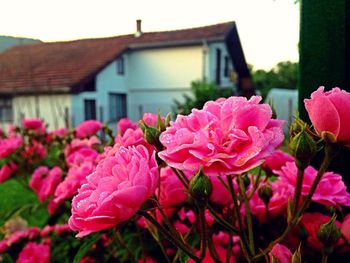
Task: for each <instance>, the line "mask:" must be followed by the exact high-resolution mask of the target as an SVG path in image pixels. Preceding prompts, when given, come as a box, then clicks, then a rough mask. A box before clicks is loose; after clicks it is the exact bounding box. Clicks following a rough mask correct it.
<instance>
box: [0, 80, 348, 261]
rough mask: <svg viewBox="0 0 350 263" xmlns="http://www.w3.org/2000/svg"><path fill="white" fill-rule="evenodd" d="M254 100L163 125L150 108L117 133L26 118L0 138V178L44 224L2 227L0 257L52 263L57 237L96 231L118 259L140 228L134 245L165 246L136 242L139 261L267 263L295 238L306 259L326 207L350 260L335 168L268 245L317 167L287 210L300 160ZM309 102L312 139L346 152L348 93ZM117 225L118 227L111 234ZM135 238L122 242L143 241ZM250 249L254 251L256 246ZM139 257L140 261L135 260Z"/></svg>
mask: <svg viewBox="0 0 350 263" xmlns="http://www.w3.org/2000/svg"><path fill="white" fill-rule="evenodd" d="M260 102H261V98H260V97H259V96H253V97H252V98H250V99H249V100H248V99H246V98H242V97H230V98H227V99H223V98H222V99H218V100H216V101H209V102H207V103H205V105H204V107H203V108H202V109H193V110H192V112H191V114H189V115H188V116H183V115H178V116H177V118H176V119H175V120H174V121H170V122H169V120H168V118H163V117H161V116H157V115H154V114H151V113H146V114H145V115H144V116H143V118H142V119H141V120H140V122H139V125H138V124H137V123H134V122H133V121H131V120H130V119H127V118H123V119H121V120H120V121H119V122H118V123H117V126H116V128H117V132H114V131H113V130H110V129H109V128H108V127H107V126H105V125H104V124H103V123H101V122H99V121H96V120H88V121H85V122H83V123H81V124H79V125H78V126H77V127H76V128H75V129H72V130H67V129H58V130H55V131H51V132H49V131H48V130H47V128H46V125H45V123H44V122H43V121H42V120H41V119H25V120H23V121H22V124H21V126H20V127H13V126H11V127H10V129H9V132H8V135H6V134H5V133H4V132H3V131H1V132H0V157H1V158H2V159H3V162H2V163H1V167H0V183H6V181H7V180H10V179H12V178H14V179H13V180H16V179H18V180H20V181H21V182H22V183H23V182H28V189H31V191H33V192H34V193H35V195H36V196H37V203H36V206H37V207H34V208H33V207H32V208H30V209H28V210H33V211H34V210H35V209H37V208H38V207H39V208H45V209H47V210H48V212H49V213H48V215H47V219H46V221H45V222H44V223H41V226H40V228H39V227H27V223H26V224H24V223H20V224H14V225H15V226H16V227H14V229H15V230H13V231H12V230H11V231H9V230H8V229H7V228H9V227H8V225H11V224H8V225H7V226H6V227H4V229H7V230H6V231H8V232H9V233H7V234H6V235H4V239H3V240H2V241H0V253H5V252H7V251H10V250H11V249H10V248H11V247H12V246H14V245H16V246H19V247H20V248H21V249H20V250H18V249H17V250H18V251H20V252H19V253H18V252H17V254H16V255H15V256H16V258H17V262H49V261H50V257H51V256H50V254H51V250H52V249H53V248H55V247H56V243H55V242H60V241H59V240H60V238H62V236H64V237H71V236H72V235H76V236H77V237H84V236H87V235H89V234H92V233H95V232H103V234H102V235H101V238H100V239H99V240H97V241H96V242H95V244H93V245H92V246H91V251H94V252H96V250H98V249H105V251H108V256H109V257H111V258H114V259H116V258H117V257H118V255H119V254H120V253H117V252H116V251H114V248H113V246H114V244H115V242H114V241H113V238H114V237H115V236H116V237H117V240H118V242H119V243H120V244H124V241H123V240H122V239H123V233H124V231H125V233H126V235H125V238H130V236H135V235H130V233H129V232H128V231H135V229H137V231H138V240H140V239H141V241H140V242H141V243H142V242H144V241H142V238H143V236H144V235H146V236H149V233H150V234H151V235H152V236H153V237H155V238H156V239H157V245H156V246H155V247H156V248H153V247H152V248H151V250H150V251H153V250H159V246H161V248H162V249H161V252H162V253H160V254H161V256H159V255H156V256H154V255H152V253H151V252H150V251H146V250H147V248H148V246H145V247H143V250H142V253H143V254H142V257H143V258H145V260H144V261H146V262H157V260H158V261H159V259H161V260H164V257H168V258H169V259H172V260H173V259H175V260H176V259H177V257H178V256H179V253H178V247H177V246H178V245H179V246H180V247H181V246H182V247H181V249H182V250H183V252H184V253H185V254H186V253H187V255H188V256H189V257H190V258H191V259H189V261H188V262H196V261H199V260H200V261H201V262H220V261H221V262H242V261H244V258H245V257H246V256H247V255H248V256H249V253H251V254H253V256H252V257H254V256H256V255H259V253H260V252H261V251H264V249H266V248H269V249H268V251H265V252H264V253H265V254H264V257H265V258H269V261H270V262H275V261H276V260H277V262H291V259H292V256H293V254H294V252H295V251H296V250H297V249H298V247H299V244H300V243H301V244H302V246H306V247H307V248H308V250H306V251H303V252H302V253H303V256H305V257H306V260H309V261H310V260H311V261H310V262H312V260H314V259H316V260H319V259H320V258H319V255H317V253H318V252H320V251H324V250H325V244H324V242H323V241H321V238H320V237H319V233H318V232H319V229H320V227H321V226H323V225H324V224H325V223H328V222H330V220H331V219H332V213H330V212H329V211H332V212H333V213H335V214H337V215H338V217H337V220H334V224H335V226H336V227H337V229H339V231H340V233H341V235H340V236H339V237H338V239H337V240H336V242H335V243H334V244H332V249H336V251H337V253H338V252H339V253H348V252H349V251H350V247H349V242H350V231H349V229H350V215H346V211H348V209H349V207H350V193H349V192H348V190H347V187H346V185H345V183H344V182H343V179H342V176H341V175H340V174H337V173H335V172H331V171H327V172H325V173H324V174H323V175H322V177H321V178H319V179H320V180H319V183H318V185H317V187H316V188H315V191H314V193H313V195H312V197H310V204H308V206H306V207H305V211H302V212H303V213H301V215H299V218H297V219H298V220H297V221H296V222H295V225H294V226H293V230H294V229H295V230H296V231H291V232H290V233H288V235H286V237H285V238H284V239H283V240H279V241H280V242H278V243H277V242H275V243H273V244H274V246H272V245H271V247H269V246H268V245H269V244H270V242H272V241H273V240H274V239H276V238H277V237H279V235H281V234H282V233H283V229H277V227H276V228H275V225H274V224H276V225H277V226H281V227H282V226H283V227H284V226H285V225H288V224H291V222H292V223H293V222H294V221H293V213H295V211H294V212H293V211H292V210H291V209H292V208H291V207H292V206H293V205H294V206H295V209H298V208H299V207H300V206H301V204H304V202H305V200H307V197H308V195H309V193H310V189H311V188H312V185H313V183H314V181H315V179H316V178H317V176H318V170H317V169H318V168H317V167H316V166H315V167H314V166H312V165H305V169H304V170H303V177H302V181H301V184H300V198H299V203H297V202H295V203H296V204H293V203H291V202H294V198H295V195H296V192H297V191H296V185H297V178H298V176H299V175H298V172H300V160H299V159H298V158H295V157H293V156H291V155H290V154H288V153H286V152H283V151H281V150H279V149H278V148H279V147H280V146H281V145H282V143H283V141H284V134H283V125H284V123H285V122H284V121H281V120H277V119H273V118H272V110H271V108H270V106H269V105H267V104H264V103H260ZM305 105H306V109H307V110H308V112H309V116H310V119H311V121H312V123H313V126H314V129H315V131H314V132H312V134H311V135H310V138H312V139H314V138H315V137H317V136H318V138H317V140H321V139H324V141H325V142H326V143H338V144H340V145H341V146H345V147H347V146H349V145H350V133H349V131H350V126H349V123H350V114H349V112H350V95H349V93H347V92H344V91H341V90H339V89H337V88H335V89H333V90H331V91H329V92H324V89H323V88H322V87H321V88H319V89H318V90H317V91H315V92H314V93H313V94H312V96H311V99H310V100H305ZM324 105H327V107H325V106H324ZM321 110H322V113H321ZM327 116H328V117H329V116H331V117H332V118H330V117H329V118H328V117H327ZM334 116H335V117H334ZM327 118H328V119H329V120H326V119H327ZM308 129H312V128H309V127H308ZM300 130H303V131H305V130H306V128H305V127H302V128H301V129H300ZM297 132H299V130H298V131H297ZM101 134H102V135H103V136H101V137H100V136H99V135H101ZM310 140H311V139H310ZM315 140H316V139H315ZM318 143H319V142H318ZM315 147H316V146H315ZM295 156H296V155H295ZM298 169H299V170H298ZM196 180H198V182H199V183H198V184H196V183H197V181H196ZM25 209H27V208H24V209H23V211H25ZM343 213H345V214H343ZM23 214H25V213H24V212H23ZM19 215H20V216H22V211H20V212H19ZM69 216H70V217H69ZM68 217H69V220H68V222H67V218H68ZM250 217H251V218H250ZM6 220H7V222H9V221H10V220H12V219H11V218H10V219H6ZM22 220H23V219H21V220H19V221H20V222H22ZM30 220H32V219H31V218H29V219H28V221H30ZM332 220H333V219H332ZM129 222H131V223H130V224H129ZM62 223H63V224H62ZM45 224H46V225H45ZM122 224H125V226H126V227H125V229H124V228H120V229H119V230H116V228H118V226H119V225H122ZM18 225H19V226H18ZM252 225H254V229H249V227H252ZM240 228H242V229H240ZM9 229H10V228H9ZM157 229H158V230H157ZM203 229H205V230H203ZM237 229H238V230H237ZM251 231H253V234H252V233H251ZM267 231H269V233H268V235H264V233H266V232H267ZM148 232H149V233H148ZM145 233H146V234H145ZM166 233H170V234H168V235H167V234H166ZM246 233H247V236H244V235H243V234H246ZM248 234H249V235H248ZM254 234H255V238H254V239H253V240H251V235H254ZM162 235H164V236H162ZM169 235H170V237H169ZM96 236H97V235H96ZM171 236H172V238H171ZM164 237H165V238H167V239H169V241H170V242H167V241H165V240H163V238H164ZM205 238H206V239H207V240H205V241H203V239H205ZM248 239H249V240H248ZM130 240H131V239H130ZM130 240H128V242H126V243H127V244H130V243H132V242H139V241H135V240H133V241H130ZM198 240H199V241H198ZM20 241H23V243H25V242H27V243H26V244H25V245H23V243H21V242H20ZM203 242H204V243H203ZM126 243H125V244H126ZM198 243H199V244H200V245H198ZM251 243H255V245H257V246H259V247H258V248H255V249H254V248H251ZM125 244H124V245H123V246H125ZM181 244H182V245H181ZM203 244H204V245H203ZM72 246H73V245H72ZM245 246H247V247H245ZM74 249H76V248H74ZM247 249H248V250H249V249H251V251H248V252H247ZM327 249H328V247H327ZM126 250H127V253H128V254H130V253H131V254H132V253H133V252H135V251H130V249H126ZM9 253H10V252H9ZM11 253H12V252H11ZM140 253H141V252H139V250H138V251H137V252H136V254H135V256H134V257H135V258H134V260H135V261H137V260H139V261H140V260H141V259H140V257H141V255H140ZM96 254H101V253H96ZM315 254H316V256H315ZM319 254H320V253H319ZM94 256H95V255H94V253H91V254H89V255H87V256H85V257H84V258H83V259H82V261H81V262H90V261H93V260H94ZM144 261H143V262H144Z"/></svg>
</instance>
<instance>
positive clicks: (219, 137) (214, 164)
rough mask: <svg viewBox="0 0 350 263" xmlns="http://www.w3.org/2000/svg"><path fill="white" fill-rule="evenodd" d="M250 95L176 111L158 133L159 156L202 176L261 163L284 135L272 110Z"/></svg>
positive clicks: (242, 168)
mask: <svg viewBox="0 0 350 263" xmlns="http://www.w3.org/2000/svg"><path fill="white" fill-rule="evenodd" d="M260 101H261V97H258V96H253V97H252V98H251V99H250V100H247V99H246V98H243V97H230V98H228V99H218V100H217V101H209V102H207V103H206V104H205V105H204V107H203V109H202V110H197V109H193V110H192V113H191V114H190V115H188V116H182V115H178V116H177V118H176V120H175V122H171V124H170V127H168V128H167V129H166V131H165V132H163V133H162V134H161V136H160V141H161V143H162V144H163V145H164V146H165V148H166V149H165V150H164V151H162V152H160V153H159V156H160V158H162V159H163V160H164V161H166V162H167V163H168V164H169V165H170V166H172V167H174V168H177V169H180V170H184V171H192V172H193V173H196V172H197V171H198V170H199V168H200V166H201V165H202V166H203V170H204V173H205V174H206V175H227V174H238V173H242V172H245V171H248V170H249V169H251V168H253V167H255V166H258V165H259V164H261V163H262V162H263V161H264V159H265V158H266V157H268V156H270V155H271V154H272V153H273V151H274V150H275V148H276V147H277V146H279V145H280V144H281V143H282V141H283V138H284V135H283V129H282V125H283V123H284V122H283V121H280V120H273V119H271V116H272V110H271V108H270V106H269V105H267V104H259V102H260Z"/></svg>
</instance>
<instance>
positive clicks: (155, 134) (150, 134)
mask: <svg viewBox="0 0 350 263" xmlns="http://www.w3.org/2000/svg"><path fill="white" fill-rule="evenodd" d="M140 127H141V129H142V131H143V136H144V138H145V140H146V142H148V143H149V144H151V145H153V146H155V147H156V148H157V149H158V150H162V149H163V146H162V144H161V143H160V141H159V136H160V132H159V131H158V130H157V129H156V128H154V127H150V126H148V125H147V124H146V123H145V122H144V121H141V122H140Z"/></svg>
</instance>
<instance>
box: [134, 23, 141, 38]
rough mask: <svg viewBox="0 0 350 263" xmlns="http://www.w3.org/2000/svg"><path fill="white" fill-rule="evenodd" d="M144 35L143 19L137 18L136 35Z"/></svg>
mask: <svg viewBox="0 0 350 263" xmlns="http://www.w3.org/2000/svg"><path fill="white" fill-rule="evenodd" d="M141 35H142V30H141V19H137V20H136V32H135V37H140V36H141Z"/></svg>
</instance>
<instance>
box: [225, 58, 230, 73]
mask: <svg viewBox="0 0 350 263" xmlns="http://www.w3.org/2000/svg"><path fill="white" fill-rule="evenodd" d="M229 64H230V60H229V58H228V56H225V67H224V76H225V77H226V78H228V77H229V73H230V66H229Z"/></svg>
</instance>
